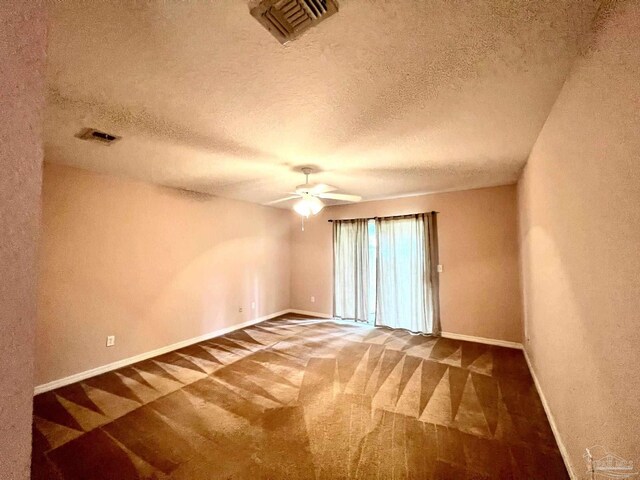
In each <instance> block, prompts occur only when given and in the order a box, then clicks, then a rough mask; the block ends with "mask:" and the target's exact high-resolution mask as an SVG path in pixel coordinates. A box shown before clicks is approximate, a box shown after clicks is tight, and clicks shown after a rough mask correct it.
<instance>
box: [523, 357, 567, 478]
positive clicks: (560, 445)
mask: <svg viewBox="0 0 640 480" xmlns="http://www.w3.org/2000/svg"><path fill="white" fill-rule="evenodd" d="M522 350H523V353H524V358H525V360H526V361H527V365H528V366H529V371H530V372H531V376H532V377H533V383H534V384H535V386H536V390H537V391H538V396H539V397H540V401H542V407H543V408H544V413H546V414H547V420H549V425H551V431H552V432H553V436H554V438H555V439H556V443H557V444H558V448H559V449H560V454H561V455H562V460H564V466H565V467H566V468H567V472H569V477H570V478H571V480H577V479H578V476H577V475H576V474H575V473H574V472H573V471H572V470H571V464H570V463H569V452H567V447H565V446H564V443H562V439H561V438H560V432H559V431H558V427H557V426H556V421H555V419H554V418H553V415H552V414H551V409H550V408H549V404H548V403H547V399H546V397H545V396H544V393H542V388H540V382H538V377H536V372H535V370H534V369H533V365H532V364H531V360H529V355H528V354H527V349H526V348H523V349H522Z"/></svg>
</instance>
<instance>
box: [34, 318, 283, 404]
mask: <svg viewBox="0 0 640 480" xmlns="http://www.w3.org/2000/svg"><path fill="white" fill-rule="evenodd" d="M290 311H291V310H282V311H280V312H276V313H272V314H270V315H265V316H263V317H258V318H254V319H253V320H249V321H246V322H242V323H239V324H237V325H232V326H230V327H225V328H221V329H219V330H215V331H213V332H209V333H205V334H204V335H200V336H199V337H194V338H189V339H187V340H183V341H181V342H178V343H174V344H172V345H167V346H166V347H161V348H158V349H156V350H151V351H150V352H145V353H141V354H140V355H135V356H133V357H129V358H124V359H122V360H118V361H117V362H113V363H108V364H107V365H103V366H101V367H97V368H92V369H91V370H86V371H84V372H80V373H76V374H74V375H70V376H68V377H64V378H60V379H58V380H54V381H52V382H49V383H44V384H42V385H38V386H36V387H35V388H34V395H37V394H39V393H43V392H48V391H49V390H54V389H56V388H60V387H64V386H65V385H70V384H72V383H75V382H79V381H81V380H85V379H87V378H90V377H94V376H96V375H100V374H101V373H105V372H110V371H111V370H116V369H118V368H122V367H126V366H128V365H131V364H132V363H136V362H141V361H143V360H147V359H148V358H151V357H156V356H158V355H162V354H163V353H167V352H171V351H173V350H178V349H179V348H184V347H188V346H189V345H193V344H194V343H198V342H204V341H205V340H210V339H212V338H215V337H219V336H220V335H224V334H225V333H229V332H233V331H234V330H239V329H241V328H244V327H248V326H250V325H255V324H256V323H260V322H264V321H265V320H270V319H272V318H275V317H279V316H280V315H285V314H287V313H289V312H290Z"/></svg>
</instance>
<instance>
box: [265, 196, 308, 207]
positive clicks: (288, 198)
mask: <svg viewBox="0 0 640 480" xmlns="http://www.w3.org/2000/svg"><path fill="white" fill-rule="evenodd" d="M294 198H300V195H291V196H289V197H284V198H279V199H278V200H274V201H272V202H267V203H265V205H273V204H275V203H280V202H286V201H287V200H293V199H294Z"/></svg>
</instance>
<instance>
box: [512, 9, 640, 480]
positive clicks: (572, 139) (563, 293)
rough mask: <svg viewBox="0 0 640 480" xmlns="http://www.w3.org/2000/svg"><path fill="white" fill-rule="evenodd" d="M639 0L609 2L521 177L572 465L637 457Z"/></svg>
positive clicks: (560, 422) (529, 246)
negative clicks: (597, 457)
mask: <svg viewBox="0 0 640 480" xmlns="http://www.w3.org/2000/svg"><path fill="white" fill-rule="evenodd" d="M639 32H640V2H639V1H637V0H636V1H623V2H617V3H612V4H611V5H610V7H609V8H607V9H604V10H603V11H601V14H600V17H599V18H598V20H597V23H596V33H595V36H594V38H593V39H592V41H591V43H590V45H589V47H588V49H586V51H585V52H584V54H583V55H582V56H581V57H580V58H578V60H577V62H576V64H575V65H574V68H573V70H572V72H571V74H570V76H569V78H568V80H567V82H566V84H565V86H564V88H563V90H562V93H561V94H560V97H559V98H558V100H557V102H556V104H555V106H554V108H553V110H552V112H551V115H550V116H549V119H548V120H547V123H546V125H545V127H544V129H543V131H542V133H541V135H540V137H539V139H538V141H537V143H536V145H535V147H534V149H533V151H532V154H531V157H530V159H529V162H528V165H527V167H526V170H525V173H524V176H523V177H522V179H521V181H520V185H519V203H520V207H519V210H520V216H521V221H520V223H521V227H520V230H521V231H520V236H521V242H522V260H523V263H522V267H523V284H524V297H525V302H524V304H525V318H526V332H527V336H528V341H527V342H526V348H527V351H528V353H529V355H530V357H531V359H532V362H533V367H534V371H535V372H536V374H537V376H538V378H539V381H540V383H541V387H542V390H543V392H544V394H545V396H546V398H547V400H548V403H549V406H550V409H551V412H552V414H553V417H554V418H555V421H556V424H557V426H558V429H559V432H560V436H561V438H562V442H563V443H564V444H565V446H566V447H567V450H568V454H569V457H570V463H571V466H572V469H573V471H574V472H575V473H576V474H580V475H581V474H582V472H583V471H584V469H585V464H584V460H583V458H582V455H583V453H584V452H585V448H587V447H590V446H592V445H597V444H599V445H603V446H605V447H607V448H609V449H610V450H612V451H614V452H616V453H618V454H619V455H621V456H622V457H624V458H626V459H628V460H632V461H634V463H635V465H636V468H637V467H640V400H639V397H638V392H640V374H638V365H639V364H640V348H639V345H640V328H639V327H640V321H639V320H640V134H639V132H640V33H639Z"/></svg>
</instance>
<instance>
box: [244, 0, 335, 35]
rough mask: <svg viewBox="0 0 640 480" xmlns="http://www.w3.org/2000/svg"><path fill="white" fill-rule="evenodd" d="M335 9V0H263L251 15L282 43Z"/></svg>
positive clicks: (315, 23)
mask: <svg viewBox="0 0 640 480" xmlns="http://www.w3.org/2000/svg"><path fill="white" fill-rule="evenodd" d="M337 11H338V3H337V1H335V0H263V1H262V2H260V3H259V4H258V5H257V6H255V7H254V8H252V9H251V15H253V16H254V17H255V18H256V19H257V20H258V21H259V22H260V23H261V24H262V25H264V27H265V28H266V29H267V30H269V31H270V32H271V34H272V35H273V36H274V37H276V38H277V39H278V41H279V42H280V43H283V44H284V43H287V42H289V41H291V40H293V39H295V38H297V37H298V36H300V35H301V34H302V33H304V32H305V31H306V30H308V29H310V28H311V27H313V26H315V25H317V24H318V23H320V22H321V21H323V20H325V19H326V18H329V17H330V16H331V15H333V14H334V13H336V12H337Z"/></svg>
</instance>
